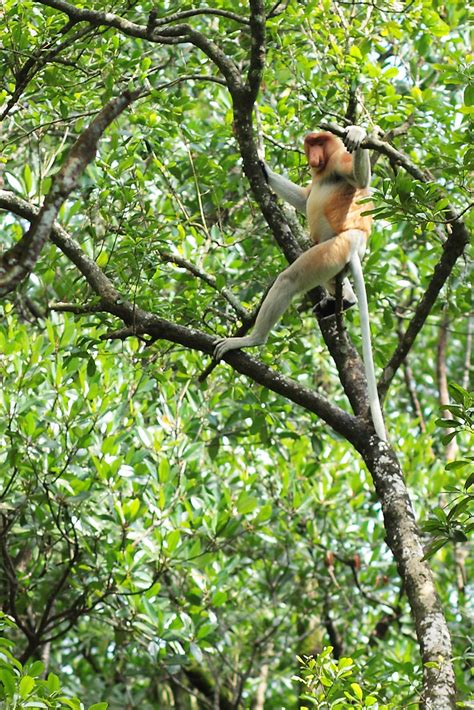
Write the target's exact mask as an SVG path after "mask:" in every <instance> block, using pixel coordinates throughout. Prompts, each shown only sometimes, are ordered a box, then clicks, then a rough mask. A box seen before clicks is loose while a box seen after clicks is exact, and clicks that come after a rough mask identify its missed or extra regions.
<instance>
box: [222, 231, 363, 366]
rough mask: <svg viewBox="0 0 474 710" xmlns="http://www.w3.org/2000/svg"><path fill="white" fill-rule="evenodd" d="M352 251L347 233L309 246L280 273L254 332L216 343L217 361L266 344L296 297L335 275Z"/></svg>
mask: <svg viewBox="0 0 474 710" xmlns="http://www.w3.org/2000/svg"><path fill="white" fill-rule="evenodd" d="M351 252H352V240H351V238H350V235H348V234H347V233H345V234H340V235H338V236H337V237H334V238H333V239H329V240H328V241H326V242H323V243H322V244H317V245H315V246H314V247H311V249H308V251H307V252H305V253H304V254H302V255H301V256H300V257H298V259H296V261H294V262H293V263H292V264H291V265H290V266H289V267H288V268H287V269H285V271H282V273H281V274H280V275H279V276H278V278H277V279H276V281H275V283H274V284H273V286H272V287H271V289H270V291H269V292H268V294H267V296H266V298H265V300H264V301H263V303H262V306H261V308H260V311H259V313H258V316H257V320H256V321H255V326H254V328H253V330H252V332H251V333H250V335H246V336H245V337H243V338H221V339H220V340H218V341H217V342H216V345H215V348H214V357H215V358H216V360H219V359H220V358H221V357H222V356H223V355H225V353H226V352H228V351H229V350H237V349H238V348H248V347H251V346H252V345H263V343H265V342H266V340H267V338H268V334H269V332H270V331H271V329H272V328H273V326H274V325H275V323H276V322H277V321H278V320H279V319H280V318H281V316H282V315H283V313H284V312H285V311H286V309H287V308H288V306H289V305H290V303H291V301H292V299H293V297H294V296H295V295H296V294H297V293H305V292H306V291H310V290H311V289H312V288H315V287H316V286H321V285H322V284H324V283H326V282H328V281H330V280H331V279H332V278H334V276H336V274H338V273H339V272H340V271H341V269H343V268H344V266H345V265H346V263H347V262H348V261H349V259H350V257H351Z"/></svg>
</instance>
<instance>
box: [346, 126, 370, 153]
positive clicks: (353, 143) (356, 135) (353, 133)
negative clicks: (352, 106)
mask: <svg viewBox="0 0 474 710" xmlns="http://www.w3.org/2000/svg"><path fill="white" fill-rule="evenodd" d="M366 137H367V132H366V131H365V129H364V128H361V127H360V126H347V128H346V129H345V131H344V137H343V139H342V142H343V143H344V145H345V146H346V148H347V150H348V151H349V153H352V152H353V151H354V150H357V148H359V147H360V144H361V143H362V141H363V140H364V138H366Z"/></svg>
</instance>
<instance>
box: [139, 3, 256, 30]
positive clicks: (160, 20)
mask: <svg viewBox="0 0 474 710" xmlns="http://www.w3.org/2000/svg"><path fill="white" fill-rule="evenodd" d="M198 15H216V16H217V17H226V18H227V19H228V20H234V22H239V23H241V24H242V25H248V24H250V23H249V20H247V18H246V17H241V16H240V15H237V14H236V13H235V12H230V11H229V10H216V9H213V8H209V7H200V8H197V9H196V10H183V11H182V12H176V13H174V15H167V16H166V17H157V18H155V20H154V22H153V27H161V26H162V25H167V24H169V23H170V22H179V21H181V20H184V19H186V18H187V17H196V16H198Z"/></svg>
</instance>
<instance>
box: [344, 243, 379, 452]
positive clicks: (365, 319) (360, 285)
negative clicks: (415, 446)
mask: <svg viewBox="0 0 474 710" xmlns="http://www.w3.org/2000/svg"><path fill="white" fill-rule="evenodd" d="M349 266H350V269H351V273H352V277H353V279H354V286H355V292H356V296H357V301H358V304H359V312H360V326H361V330H362V354H363V359H364V368H365V376H366V378H367V389H368V392H369V405H370V411H371V413H372V421H373V422H374V427H375V431H376V432H377V436H378V437H379V438H380V439H382V441H387V433H386V431H385V424H384V421H383V414H382V409H381V407H380V400H379V394H378V392H377V382H376V380H375V370H374V359H373V357H372V345H371V342H370V323H369V307H368V305H367V293H366V291H365V282H364V275H363V273H362V266H361V264H360V258H359V255H358V254H357V252H355V253H354V254H353V255H352V257H351V260H350V263H349Z"/></svg>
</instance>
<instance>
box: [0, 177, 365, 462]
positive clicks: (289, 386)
mask: <svg viewBox="0 0 474 710" xmlns="http://www.w3.org/2000/svg"><path fill="white" fill-rule="evenodd" d="M0 208H2V209H7V210H9V211H10V212H13V213H15V214H17V215H19V216H21V217H24V218H26V219H28V220H30V221H31V220H34V219H35V216H36V214H37V210H36V208H34V207H33V206H32V205H30V204H29V203H28V202H26V201H25V200H22V199H21V198H19V197H16V196H15V195H14V194H13V193H11V192H8V191H6V190H0ZM50 238H51V241H52V242H53V243H54V244H56V246H58V247H59V248H60V249H61V251H62V252H63V253H64V254H65V255H66V256H67V257H68V258H69V259H70V260H71V261H72V262H73V264H75V266H76V267H77V268H78V269H79V271H80V272H81V273H82V275H83V276H84V277H85V279H86V280H87V282H88V284H89V286H90V287H91V288H92V290H93V291H94V292H95V293H96V294H97V296H99V297H100V299H101V300H100V304H101V307H102V310H103V311H106V312H108V313H111V314H112V315H115V316H117V317H118V318H121V320H122V321H123V322H124V323H125V324H126V325H128V326H132V327H133V332H134V333H135V334H136V335H150V336H151V337H152V338H153V339H165V340H169V341H170V342H173V343H178V344H180V345H183V346H185V347H188V348H192V349H193V350H201V351H202V352H204V353H207V354H208V355H211V354H212V352H213V349H214V338H213V337H211V336H209V335H206V334H205V333H202V332H201V331H198V330H194V329H192V328H186V327H184V326H180V325H176V324H174V323H171V322H170V321H167V320H165V319H163V318H159V317H158V316H155V315H153V314H152V313H149V312H147V311H144V310H143V309H141V308H139V307H138V306H136V305H134V304H133V303H130V302H129V301H127V300H125V299H124V298H123V297H122V296H121V294H120V293H119V291H117V289H116V288H115V287H114V286H113V284H112V282H111V281H110V280H109V279H108V278H107V276H106V275H105V274H104V273H103V272H102V270H101V269H100V268H99V267H98V266H97V264H96V263H95V262H94V261H93V260H92V259H91V258H90V257H88V256H87V255H86V254H85V253H84V252H83V251H82V249H81V248H80V247H79V245H78V244H77V243H76V242H75V241H74V240H73V239H72V238H71V237H70V236H69V235H68V234H67V232H66V231H65V230H64V229H63V228H62V227H60V226H59V225H58V224H55V225H54V226H53V229H52V231H51V237H50ZM225 359H226V360H227V361H228V362H229V363H231V364H232V367H233V368H234V369H235V370H237V372H240V373H241V374H243V375H247V376H248V377H250V378H251V379H252V380H254V381H255V382H257V383H258V384H260V385H262V386H263V387H266V388H267V389H270V390H272V391H273V392H276V393H277V394H281V395H283V396H284V397H286V398H287V399H290V400H291V401H293V402H295V404H299V405H301V406H302V407H304V408H305V409H307V410H308V411H310V412H313V413H314V414H316V415H317V416H318V417H321V419H323V420H324V421H325V422H326V423H327V424H329V426H331V427H332V428H333V429H334V430H335V431H336V432H338V433H339V434H341V436H343V437H345V438H346V439H347V440H348V441H350V442H351V443H352V444H353V445H354V446H355V447H356V448H357V449H360V448H361V447H362V446H363V445H365V443H366V441H367V429H366V426H365V424H364V423H363V422H362V421H361V420H359V419H358V418H357V417H354V416H352V415H350V414H348V413H347V412H345V411H344V410H343V409H341V408H340V407H337V406H335V405H334V404H332V403H330V402H329V401H328V400H326V399H325V398H324V397H322V396H321V395H319V394H317V393H316V392H313V391H312V390H310V389H307V388H306V387H303V386H302V385H300V384H299V383H298V382H295V381H294V380H291V379H290V378H287V377H283V376H282V375H281V374H279V373H278V372H276V371H274V370H272V369H270V368H269V367H267V366H266V365H264V364H263V363H261V362H260V361H258V360H254V359H253V358H251V357H249V356H248V355H246V354H245V353H242V352H238V351H235V352H231V353H228V355H226V357H225Z"/></svg>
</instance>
